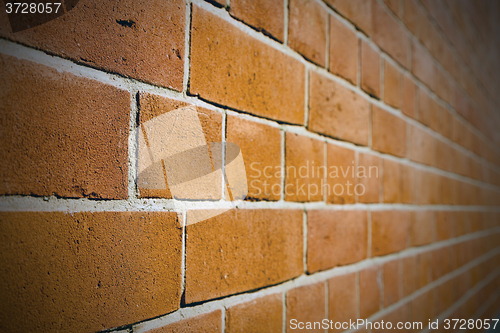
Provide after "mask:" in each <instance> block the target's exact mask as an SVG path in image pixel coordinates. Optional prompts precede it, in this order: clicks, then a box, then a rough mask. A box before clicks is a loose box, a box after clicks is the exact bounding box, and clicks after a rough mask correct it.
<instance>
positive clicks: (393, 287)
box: [384, 260, 401, 307]
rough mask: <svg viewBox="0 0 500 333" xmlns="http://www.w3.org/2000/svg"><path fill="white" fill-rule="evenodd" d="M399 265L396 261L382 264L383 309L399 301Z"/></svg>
mask: <svg viewBox="0 0 500 333" xmlns="http://www.w3.org/2000/svg"><path fill="white" fill-rule="evenodd" d="M399 263H400V262H399V261H398V260H393V261H389V262H386V263H385V264H384V307H387V306H389V305H391V304H393V303H396V302H397V301H399V297H400V296H399V289H400V281H401V279H400V271H399Z"/></svg>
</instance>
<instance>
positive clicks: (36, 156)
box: [0, 28, 130, 199]
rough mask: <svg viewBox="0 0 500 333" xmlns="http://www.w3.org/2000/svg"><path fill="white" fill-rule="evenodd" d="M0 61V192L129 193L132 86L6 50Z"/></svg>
mask: <svg viewBox="0 0 500 333" xmlns="http://www.w3.org/2000/svg"><path fill="white" fill-rule="evenodd" d="M33 29H37V28H33ZM30 30H31V29H30ZM20 33H21V34H22V33H24V32H20ZM0 68H1V70H2V77H1V78H0V87H1V91H2V97H1V99H0V105H1V107H0V121H1V123H2V134H1V140H2V145H1V148H0V153H1V155H2V163H1V166H0V169H1V173H2V182H1V185H0V194H7V195H14V194H20V195H36V196H50V195H56V196H61V197H72V198H81V197H89V198H102V199H125V198H127V196H128V190H127V178H128V162H127V161H128V132H129V114H130V95H129V93H128V92H126V91H123V90H119V89H117V88H114V87H111V86H108V85H105V84H103V83H99V82H96V81H93V80H89V79H85V78H81V77H77V76H74V75H71V74H68V73H60V72H58V71H56V70H54V69H51V68H48V67H45V66H42V65H38V64H35V63H32V62H29V61H25V60H18V59H16V58H13V57H10V56H5V55H1V56H0Z"/></svg>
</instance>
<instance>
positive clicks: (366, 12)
mask: <svg viewBox="0 0 500 333" xmlns="http://www.w3.org/2000/svg"><path fill="white" fill-rule="evenodd" d="M325 2H326V3H327V4H328V5H330V6H331V7H332V8H334V9H336V10H337V11H338V12H339V13H340V14H341V15H342V16H344V17H346V18H347V19H348V20H349V21H351V22H353V23H354V24H355V25H356V26H357V27H358V28H359V29H360V30H362V31H364V32H365V33H366V34H367V35H369V36H370V35H371V34H372V29H373V28H372V2H371V1H366V0H325Z"/></svg>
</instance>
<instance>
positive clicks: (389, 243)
mask: <svg viewBox="0 0 500 333" xmlns="http://www.w3.org/2000/svg"><path fill="white" fill-rule="evenodd" d="M371 214H372V256H381V255H385V254H389V253H393V252H398V251H401V250H403V249H405V248H406V247H407V244H408V236H409V227H410V213H409V212H407V211H396V210H394V211H373V212H372V213H371Z"/></svg>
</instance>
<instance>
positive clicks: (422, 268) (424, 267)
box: [416, 252, 432, 289]
mask: <svg viewBox="0 0 500 333" xmlns="http://www.w3.org/2000/svg"><path fill="white" fill-rule="evenodd" d="M431 265H432V253H431V252H423V253H419V254H417V261H416V274H417V284H416V286H417V289H420V288H423V287H425V286H426V285H427V284H429V282H431V281H432V275H431V273H432V270H431Z"/></svg>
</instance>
